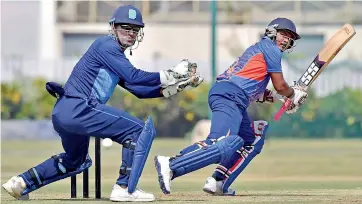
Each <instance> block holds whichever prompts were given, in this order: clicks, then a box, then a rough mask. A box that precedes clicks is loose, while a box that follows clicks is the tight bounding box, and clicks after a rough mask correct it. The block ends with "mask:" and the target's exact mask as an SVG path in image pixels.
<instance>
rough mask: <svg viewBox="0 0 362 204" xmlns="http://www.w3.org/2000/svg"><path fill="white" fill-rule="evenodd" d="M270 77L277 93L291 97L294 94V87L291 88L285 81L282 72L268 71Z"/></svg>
mask: <svg viewBox="0 0 362 204" xmlns="http://www.w3.org/2000/svg"><path fill="white" fill-rule="evenodd" d="M269 74H270V78H271V80H272V83H273V86H274V89H275V90H276V91H277V92H278V94H280V95H283V96H286V97H288V98H290V97H292V96H293V94H294V89H293V88H291V87H290V86H289V85H288V83H287V82H286V81H285V79H284V77H283V73H282V72H270V73H269Z"/></svg>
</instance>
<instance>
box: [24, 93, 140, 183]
mask: <svg viewBox="0 0 362 204" xmlns="http://www.w3.org/2000/svg"><path fill="white" fill-rule="evenodd" d="M52 121H53V126H54V129H55V130H56V131H57V132H58V133H59V136H60V138H61V141H62V145H63V148H64V152H63V153H61V154H59V155H57V157H58V158H57V159H54V158H53V157H52V158H49V159H48V160H46V161H44V162H43V163H41V164H39V165H37V166H35V167H34V168H32V169H31V171H30V170H29V171H26V172H24V173H22V174H21V175H20V176H21V177H23V178H24V180H25V182H26V183H27V185H28V186H34V185H36V183H37V180H36V179H34V177H35V178H38V179H40V180H49V179H54V178H55V177H57V176H59V165H58V164H57V162H59V161H61V164H62V166H63V167H64V168H65V169H66V170H67V172H71V171H72V170H75V169H77V168H78V167H79V166H80V165H82V164H83V162H85V160H86V157H87V155H88V147H89V140H90V137H92V136H93V137H100V138H110V139H112V140H113V141H114V142H117V143H119V144H123V149H122V164H121V169H122V168H123V169H127V168H131V166H132V162H133V153H134V150H132V149H130V148H126V147H125V145H124V144H125V142H126V143H127V142H130V141H131V142H134V143H136V142H137V139H138V136H139V134H140V133H141V132H142V128H143V126H144V122H143V121H142V120H140V119H138V118H135V117H133V116H131V115H129V114H128V113H126V112H125V111H122V110H119V109H116V108H113V107H110V106H107V105H104V104H99V103H98V102H97V101H96V100H95V99H83V98H75V97H69V96H62V97H61V98H60V99H58V101H57V102H56V104H55V106H54V109H53V113H52ZM120 172H121V171H120ZM34 175H35V176H34ZM128 179H129V175H127V174H125V173H124V174H120V175H119V177H118V179H117V181H116V183H117V184H120V185H125V186H127V185H128ZM38 184H39V182H38Z"/></svg>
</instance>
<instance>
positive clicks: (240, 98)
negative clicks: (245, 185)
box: [154, 18, 308, 195]
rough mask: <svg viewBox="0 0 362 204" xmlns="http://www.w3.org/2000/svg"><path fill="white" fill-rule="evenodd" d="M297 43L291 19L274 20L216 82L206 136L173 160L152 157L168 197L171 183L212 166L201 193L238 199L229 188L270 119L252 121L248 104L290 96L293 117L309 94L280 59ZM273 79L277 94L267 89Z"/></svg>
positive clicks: (255, 150)
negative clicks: (289, 77) (289, 79)
mask: <svg viewBox="0 0 362 204" xmlns="http://www.w3.org/2000/svg"><path fill="white" fill-rule="evenodd" d="M298 39H300V36H299V35H298V33H297V31H296V27H295V24H294V23H293V22H292V21H291V20H289V19H287V18H277V19H274V20H273V21H271V22H270V23H269V25H268V26H267V28H266V30H265V35H264V37H262V39H261V40H260V41H259V42H257V43H256V44H254V45H252V46H250V47H249V48H248V49H247V50H246V51H245V52H244V53H243V54H242V55H241V56H240V57H238V59H237V60H236V61H235V62H234V63H233V64H232V65H231V66H230V68H228V69H227V70H226V71H225V72H224V73H222V74H221V75H219V76H218V77H217V78H216V83H214V85H213V87H212V88H211V89H210V91H209V98H208V103H209V107H210V109H211V111H212V120H211V129H210V133H209V135H208V136H207V138H206V139H205V140H203V141H200V142H197V143H196V144H193V145H191V146H189V147H186V148H185V149H183V150H181V151H180V153H179V154H178V155H176V156H174V157H167V156H156V157H155V158H154V161H155V167H156V170H157V173H158V181H159V185H160V188H161V190H162V192H163V193H164V194H169V193H170V192H171V180H173V179H175V178H178V177H180V176H182V175H185V174H187V173H190V172H193V171H196V170H198V169H201V168H203V167H206V166H208V165H210V164H219V165H218V167H217V168H216V170H215V172H214V174H213V175H212V176H211V177H209V178H207V180H206V184H205V186H204V188H203V190H204V191H205V192H207V193H210V194H213V195H235V191H234V190H232V189H230V188H229V187H230V185H231V184H232V183H233V181H234V180H235V179H236V178H237V176H238V175H239V174H240V173H241V172H242V171H243V170H244V169H245V167H246V166H247V165H248V164H249V163H250V161H251V160H252V159H253V158H254V157H255V156H256V155H257V154H259V153H260V152H261V150H262V148H263V145H264V139H265V134H266V131H267V128H268V123H267V122H266V121H254V122H251V121H250V119H249V117H248V114H247V108H248V106H249V104H250V103H251V102H253V101H259V102H265V101H269V102H274V101H275V100H276V99H280V100H282V101H283V100H285V99H286V98H289V99H291V100H292V102H293V103H292V105H291V106H290V107H289V109H288V111H287V113H294V112H295V111H296V110H297V109H298V107H300V106H301V105H302V104H303V103H304V102H305V100H306V98H307V96H308V94H307V93H306V92H305V91H304V90H302V89H301V88H300V87H298V86H289V85H288V84H287V83H286V81H285V80H284V77H283V73H282V67H281V59H282V55H283V53H285V52H290V51H291V50H292V49H293V47H294V46H295V45H296V41H297V40H298ZM270 79H271V81H272V83H273V86H274V88H275V90H276V92H277V93H275V92H274V91H271V90H267V89H266V87H267V85H268V83H269V80H270Z"/></svg>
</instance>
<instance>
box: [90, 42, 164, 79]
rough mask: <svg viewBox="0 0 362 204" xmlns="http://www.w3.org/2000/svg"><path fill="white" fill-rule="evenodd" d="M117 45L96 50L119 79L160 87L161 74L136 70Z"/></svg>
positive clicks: (106, 44) (100, 58)
mask: <svg viewBox="0 0 362 204" xmlns="http://www.w3.org/2000/svg"><path fill="white" fill-rule="evenodd" d="M119 49H120V48H117V47H116V46H115V45H112V44H108V43H105V44H104V45H100V46H99V47H98V49H95V52H96V54H97V55H98V59H99V60H100V61H101V62H102V63H103V64H104V65H105V66H107V67H108V68H109V69H110V70H111V71H113V72H114V73H115V74H117V75H118V77H119V78H120V79H121V80H122V81H124V82H126V83H130V84H141V85H145V86H147V85H150V86H152V85H160V84H161V81H160V73H158V72H147V71H143V70H140V69H137V68H135V67H134V66H133V65H132V64H131V62H130V61H129V60H128V59H127V58H126V56H125V55H124V54H123V53H122V52H120V50H119Z"/></svg>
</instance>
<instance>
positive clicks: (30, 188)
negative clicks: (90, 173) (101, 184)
mask: <svg viewBox="0 0 362 204" xmlns="http://www.w3.org/2000/svg"><path fill="white" fill-rule="evenodd" d="M50 160H53V161H54V163H56V161H55V160H54V159H53V158H50ZM56 165H57V164H56ZM91 166H92V160H91V158H90V157H89V155H87V158H86V159H85V161H84V163H83V164H81V165H80V166H79V167H78V168H77V169H75V170H74V171H71V172H67V173H65V174H63V175H57V176H54V177H53V178H50V179H46V180H44V181H42V183H41V185H35V184H32V185H31V186H27V187H26V188H25V189H24V191H23V192H22V193H21V195H26V194H29V193H30V192H32V191H35V190H37V189H39V188H41V187H43V186H46V185H48V184H50V183H53V182H55V181H59V180H61V179H64V178H67V177H70V176H74V175H77V174H80V173H82V172H83V171H84V170H86V169H88V168H89V167H91ZM20 176H21V177H22V178H23V179H24V180H25V179H26V178H25V177H24V176H23V175H20Z"/></svg>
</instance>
